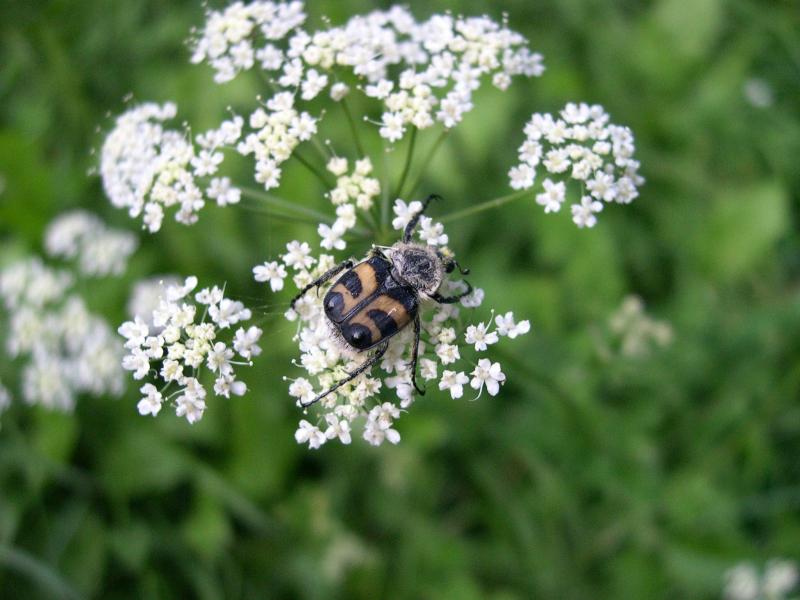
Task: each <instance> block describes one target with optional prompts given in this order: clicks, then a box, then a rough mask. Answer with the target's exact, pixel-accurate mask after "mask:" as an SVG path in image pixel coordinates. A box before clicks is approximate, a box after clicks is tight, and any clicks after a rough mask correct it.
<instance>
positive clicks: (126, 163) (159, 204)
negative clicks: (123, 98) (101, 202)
mask: <svg viewBox="0 0 800 600" xmlns="http://www.w3.org/2000/svg"><path fill="white" fill-rule="evenodd" d="M176 114H177V106H176V105H175V104H173V103H171V102H168V103H166V104H163V105H159V104H155V103H152V102H150V103H145V104H141V105H139V106H136V107H134V108H132V109H130V110H128V111H127V112H125V113H124V114H122V115H121V116H119V117H118V118H117V120H116V123H115V125H114V128H113V129H112V130H111V132H110V133H109V134H108V136H107V137H106V140H105V142H104V143H103V147H102V150H101V153H100V175H101V177H102V179H103V187H104V189H105V192H106V195H107V196H108V197H109V199H110V200H111V203H112V204H113V205H114V206H116V207H118V208H127V209H128V213H129V214H130V216H131V217H138V216H140V215H142V220H143V222H144V225H145V226H146V227H147V228H148V229H149V230H150V231H151V232H154V231H158V230H159V229H160V228H161V223H162V221H163V220H164V214H165V210H166V209H169V208H171V207H173V206H174V207H177V212H176V213H175V220H176V221H178V222H180V223H183V224H185V225H191V224H192V223H195V222H196V221H197V211H199V210H200V209H201V208H203V206H204V205H205V201H206V198H211V199H214V200H216V201H217V203H218V204H220V205H226V204H235V203H237V202H239V196H240V192H239V190H238V189H237V188H235V187H233V186H231V183H230V180H229V179H228V178H226V177H212V176H213V175H215V174H216V173H217V171H218V168H219V165H220V163H221V162H222V160H223V158H224V156H223V154H222V152H221V149H222V148H224V147H226V146H231V145H233V144H235V143H236V142H237V141H238V139H239V137H240V135H241V131H242V124H243V121H242V119H241V117H235V116H234V117H233V118H232V119H230V120H228V121H223V123H222V124H221V125H220V127H219V128H217V129H214V130H211V131H207V132H205V133H203V134H200V135H198V136H197V137H196V144H194V143H192V140H191V138H190V136H189V135H188V134H187V133H186V132H184V131H177V130H173V129H167V128H165V127H164V123H165V122H167V121H170V120H172V119H174V118H175V116H176Z"/></svg>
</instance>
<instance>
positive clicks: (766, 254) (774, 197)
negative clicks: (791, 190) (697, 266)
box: [698, 181, 789, 282]
mask: <svg viewBox="0 0 800 600" xmlns="http://www.w3.org/2000/svg"><path fill="white" fill-rule="evenodd" d="M788 228H789V215H788V206H787V194H786V191H785V190H784V189H783V187H782V186H781V185H780V184H779V183H777V182H775V181H762V182H758V183H752V184H749V185H745V186H742V187H739V188H729V189H725V190H723V191H721V192H720V193H719V194H717V196H716V197H715V198H714V199H713V201H712V205H711V214H710V215H709V218H708V226H707V227H706V228H704V229H703V228H701V230H700V231H699V232H698V235H699V236H700V240H699V244H700V247H699V249H698V251H699V253H700V256H699V257H698V259H699V260H700V262H701V264H702V265H703V267H704V269H705V271H706V272H707V273H708V274H709V275H711V276H713V277H714V278H718V279H721V280H723V281H728V282H732V281H735V280H737V279H740V278H742V277H745V276H746V275H748V274H751V273H754V270H755V269H757V268H758V267H759V266H761V265H762V264H764V263H766V262H768V261H769V259H770V252H771V251H772V250H773V249H774V246H775V244H776V243H777V241H778V240H779V239H780V238H781V237H782V236H783V235H784V234H785V233H786V232H787V230H788Z"/></svg>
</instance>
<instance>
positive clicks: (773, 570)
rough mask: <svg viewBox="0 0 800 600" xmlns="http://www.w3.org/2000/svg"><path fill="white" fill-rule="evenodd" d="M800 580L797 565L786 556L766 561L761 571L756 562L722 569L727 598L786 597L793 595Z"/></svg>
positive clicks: (758, 599) (782, 599) (774, 599)
mask: <svg viewBox="0 0 800 600" xmlns="http://www.w3.org/2000/svg"><path fill="white" fill-rule="evenodd" d="M798 580H800V575H799V574H798V570H797V564H796V563H795V562H793V561H791V560H786V559H780V558H778V559H772V560H770V561H768V562H767V564H766V567H765V568H764V570H763V573H759V570H758V569H756V567H755V565H753V564H751V563H740V564H738V565H736V566H735V567H733V568H732V569H729V570H728V571H726V572H725V588H724V594H725V598H726V600H788V599H789V598H793V597H795V596H794V595H791V596H790V593H791V592H792V591H793V590H795V588H796V587H797V584H798Z"/></svg>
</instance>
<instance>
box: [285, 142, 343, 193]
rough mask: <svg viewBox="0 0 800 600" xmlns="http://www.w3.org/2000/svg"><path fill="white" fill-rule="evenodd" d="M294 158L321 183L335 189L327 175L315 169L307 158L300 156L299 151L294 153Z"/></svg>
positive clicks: (327, 187)
mask: <svg viewBox="0 0 800 600" xmlns="http://www.w3.org/2000/svg"><path fill="white" fill-rule="evenodd" d="M292 158H296V159H297V161H298V162H299V163H300V164H301V165H303V166H304V167H305V168H306V169H308V170H309V172H311V173H312V174H313V175H314V176H315V177H316V178H317V179H319V181H320V183H322V185H323V186H324V187H325V188H326V189H331V188H332V187H334V186H333V185H332V184H331V183H330V182H329V181H328V178H327V177H325V174H324V173H323V172H322V171H320V170H319V169H318V168H317V167H315V166H314V165H313V164H311V162H310V161H309V160H308V159H307V158H305V157H304V156H303V155H302V154H300V153H299V152H298V151H297V150H295V151H294V152H292Z"/></svg>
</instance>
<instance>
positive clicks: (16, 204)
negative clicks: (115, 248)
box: [0, 0, 800, 600]
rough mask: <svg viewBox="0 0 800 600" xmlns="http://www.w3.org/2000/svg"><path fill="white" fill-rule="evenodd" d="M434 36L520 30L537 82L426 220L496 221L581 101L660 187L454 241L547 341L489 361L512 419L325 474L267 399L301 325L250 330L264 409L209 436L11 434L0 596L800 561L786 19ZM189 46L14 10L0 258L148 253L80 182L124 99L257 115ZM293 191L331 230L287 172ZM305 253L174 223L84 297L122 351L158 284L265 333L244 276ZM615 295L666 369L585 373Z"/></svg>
mask: <svg viewBox="0 0 800 600" xmlns="http://www.w3.org/2000/svg"><path fill="white" fill-rule="evenodd" d="M376 6H378V5H377V4H371V3H368V2H364V1H359V0H347V1H334V0H328V1H320V2H312V3H311V6H310V8H309V12H310V13H311V15H312V22H314V23H316V24H319V23H320V16H321V15H323V14H326V15H329V16H330V17H331V18H332V20H333V22H334V23H341V22H343V21H344V20H345V19H346V18H347V16H348V15H350V14H352V13H354V12H362V11H365V10H368V9H370V8H374V7H376ZM411 8H412V9H414V10H415V13H416V15H417V16H418V17H423V16H426V15H427V14H429V13H431V12H433V11H435V10H437V9H436V8H435V7H434V8H432V7H431V6H429V5H428V4H427V3H426V4H425V5H424V6H423V5H422V4H421V3H420V4H419V5H418V6H414V5H412V6H411ZM444 8H445V5H444V3H443V4H442V5H441V6H440V7H439V10H443V9H444ZM446 8H451V9H453V10H458V11H460V12H464V13H473V14H482V13H485V12H488V13H489V14H491V15H492V16H494V17H496V18H500V17H501V14H502V13H501V11H503V10H505V11H507V12H508V13H509V17H510V23H511V26H512V27H513V28H515V29H518V30H520V31H522V32H523V33H524V34H526V35H527V36H528V37H529V39H530V40H531V46H532V47H533V48H534V49H536V50H539V51H541V52H543V53H544V55H545V63H546V65H547V67H548V70H547V72H546V73H545V75H544V76H543V77H542V78H539V79H534V80H530V81H518V82H516V83H515V84H514V85H513V86H512V88H511V90H510V91H509V92H507V93H505V94H502V93H499V92H497V91H490V90H488V89H487V90H485V91H482V92H481V93H480V95H479V97H478V98H477V99H476V110H475V111H474V112H473V113H471V114H470V115H469V116H468V117H467V119H466V121H465V122H464V123H463V124H462V125H460V126H459V127H457V128H456V129H455V131H454V133H453V136H452V139H450V140H449V141H448V143H447V144H446V145H445V146H444V147H443V148H442V151H441V152H440V153H439V154H438V156H437V159H436V161H435V162H434V164H433V165H432V168H431V169H430V171H429V175H428V177H427V179H426V180H425V182H424V185H423V187H422V188H421V189H422V192H429V191H436V192H438V193H440V194H442V195H443V196H444V197H445V198H446V199H447V201H446V205H444V204H443V205H440V206H439V207H437V210H438V211H440V214H443V213H444V212H447V211H448V210H454V209H456V208H461V207H463V206H468V205H469V203H471V202H477V201H480V200H484V199H487V198H491V197H494V196H499V195H502V194H504V193H506V192H507V190H508V187H507V176H506V171H507V169H508V167H509V166H510V165H511V164H512V163H513V162H514V159H515V156H516V148H517V146H518V145H519V143H520V142H521V140H522V133H521V129H522V125H523V124H524V122H525V121H526V120H527V119H528V117H529V116H530V114H531V113H532V112H534V111H553V110H558V109H559V108H560V107H561V106H563V104H564V103H565V102H566V101H568V100H585V101H589V102H599V103H601V104H603V105H604V106H605V107H606V109H607V110H608V111H609V113H610V114H611V116H612V119H613V120H614V121H615V122H618V123H624V124H627V125H629V126H630V127H631V128H632V129H633V130H634V132H635V135H636V140H637V147H638V150H637V152H638V156H639V158H640V159H641V161H642V165H643V169H642V171H643V173H644V175H645V176H646V177H647V180H648V181H647V184H646V185H645V186H644V187H643V189H642V195H641V197H640V198H639V199H638V200H637V201H636V202H635V203H634V204H633V205H631V206H629V207H619V206H612V207H609V208H607V210H606V211H604V212H603V213H602V215H601V216H600V222H599V224H598V226H597V227H596V228H595V229H593V230H586V231H579V230H577V228H575V227H574V225H573V224H572V223H571V222H570V220H569V215H568V211H562V213H561V214H559V215H556V216H553V215H544V214H543V212H542V210H541V208H540V207H538V206H536V205H534V203H533V201H528V202H516V203H514V204H512V205H508V206H507V207H504V208H503V209H501V210H498V211H495V212H493V213H485V214H484V215H481V216H480V217H476V218H473V219H464V220H460V221H457V222H454V223H452V224H451V225H449V226H448V231H449V233H450V237H451V240H452V244H451V245H452V246H453V247H454V249H455V250H456V251H457V252H458V253H459V257H460V258H462V259H463V262H465V263H467V264H468V265H469V266H470V267H471V268H472V270H473V276H472V279H473V281H474V282H475V283H476V284H478V285H480V286H482V287H484V288H485V290H486V296H487V303H486V305H487V306H491V307H496V308H498V309H501V310H512V309H513V310H514V311H515V314H517V316H518V318H528V319H530V320H531V322H532V324H533V332H532V334H530V335H528V336H526V337H524V338H521V339H518V340H515V341H513V342H509V343H508V344H505V345H504V347H501V348H500V349H499V352H500V360H501V362H502V363H503V365H504V370H505V371H506V373H507V374H508V375H509V381H508V384H507V385H506V386H505V388H504V390H503V393H502V394H501V395H500V396H498V397H496V398H489V397H483V398H481V399H480V400H479V401H477V402H468V401H452V400H451V399H450V398H449V397H445V396H444V395H441V394H439V393H438V392H433V391H431V392H429V394H428V395H427V396H425V398H424V399H421V400H419V401H418V402H417V404H416V405H415V407H414V410H413V411H411V412H410V413H409V414H408V415H406V416H404V417H403V418H402V419H401V420H400V422H399V426H400V427H399V428H400V431H401V434H402V436H403V441H402V443H401V444H400V445H399V446H397V447H382V448H379V449H375V448H372V447H368V446H367V445H366V444H365V443H360V442H361V441H360V440H359V441H358V443H354V444H353V445H352V446H350V447H339V446H338V445H337V444H329V445H328V446H326V447H324V448H323V449H322V450H320V451H317V452H311V451H309V450H308V449H306V448H305V447H300V446H298V445H296V444H295V442H294V439H293V433H294V429H295V427H296V423H297V419H298V417H299V414H298V411H297V410H296V409H295V407H294V406H293V403H292V401H291V399H290V398H289V397H288V395H287V394H286V390H285V384H284V383H283V382H282V381H281V377H282V376H283V375H284V374H290V375H291V374H292V373H293V372H294V370H293V367H291V366H290V365H289V360H290V358H291V357H292V356H293V355H294V352H295V349H294V348H293V345H292V342H291V339H290V338H291V334H292V328H291V327H288V326H287V325H286V323H285V322H284V321H282V320H281V319H280V318H278V317H275V316H271V315H269V314H266V315H264V316H265V317H266V321H265V323H266V324H265V326H264V327H265V342H266V343H264V344H262V345H263V346H264V347H265V352H264V355H262V357H261V358H260V360H259V361H258V362H257V363H256V366H255V368H253V369H250V370H249V371H247V372H245V373H244V374H243V377H244V379H245V380H246V381H247V382H248V383H249V386H250V388H251V392H250V393H249V394H248V395H247V396H245V397H244V398H237V399H234V400H230V401H222V400H220V399H216V398H215V399H214V401H213V402H209V408H208V410H207V412H206V416H205V418H204V419H203V420H202V422H201V423H200V424H198V425H195V426H189V425H188V424H187V423H186V422H185V421H183V420H179V419H177V418H175V417H174V416H168V415H160V416H159V418H158V419H149V418H147V419H146V418H142V417H139V416H138V415H137V413H136V410H135V402H136V395H135V390H134V389H133V386H132V385H131V386H130V387H131V390H130V392H129V394H128V395H127V396H126V397H125V398H123V399H120V400H112V399H91V398H85V399H82V400H81V401H80V402H79V405H78V407H77V409H76V412H75V414H74V415H61V414H53V413H48V412H45V411H43V410H39V409H31V408H29V407H25V406H23V405H22V402H17V404H16V405H15V407H14V408H12V409H11V410H10V411H9V412H8V413H6V414H4V415H3V417H2V429H0V597H2V598H28V597H32V598H84V597H86V598H90V597H98V598H99V597H102V598H190V597H197V598H203V599H209V600H210V599H214V598H309V599H317V598H436V599H439V598H445V599H449V598H452V599H459V600H468V599H473V598H475V599H479V598H480V599H482V598H491V599H494V600H512V599H517V598H565V599H572V598H575V599H577V598H615V599H616V598H715V597H719V596H720V594H721V587H722V574H723V572H724V571H725V570H726V569H727V568H729V567H731V566H732V565H734V564H736V563H737V562H739V561H741V560H745V559H751V560H754V561H756V562H762V561H764V560H766V559H767V558H769V557H774V556H783V557H787V558H794V559H800V462H798V456H800V405H798V398H799V397H800V335H799V333H800V279H799V276H800V235H798V227H797V225H798V210H797V207H798V200H800V166H799V165H800V163H798V157H800V10H798V5H797V3H796V2H794V1H784V2H779V1H776V2H760V1H756V0H752V1H746V0H691V1H689V0H658V1H654V2H635V1H633V0H628V1H625V2H612V1H610V0H609V1H600V0H593V1H578V0H536V1H522V0H515V1H512V0H508V1H507V2H505V3H502V5H501V3H496V2H492V3H489V2H478V1H471V0H464V1H460V2H448V3H447V4H446ZM202 21H203V14H202V8H201V7H199V5H197V4H196V3H194V2H170V3H167V2H159V1H157V0H151V1H146V2H145V1H142V2H133V1H127V2H122V1H119V2H112V1H111V0H105V1H104V0H93V1H85V2H68V1H52V2H44V1H34V0H31V1H29V2H15V1H13V0H12V1H5V2H0V175H1V176H2V179H3V191H2V193H1V194H0V236H1V237H0V240H1V241H0V253H1V254H0V262H7V261H8V260H11V258H13V257H15V256H18V255H22V254H24V253H26V252H39V251H40V250H41V243H42V233H43V230H44V227H45V226H46V224H47V223H48V221H49V220H50V219H52V218H53V217H54V216H55V215H57V214H58V213H59V212H61V211H63V210H65V209H69V208H76V207H82V208H87V209H89V210H92V211H95V212H97V213H98V214H100V215H101V216H103V217H104V218H105V219H106V220H107V221H109V222H110V223H113V224H115V225H117V226H119V227H123V228H126V229H129V230H131V231H138V226H137V224H136V223H134V222H132V221H131V220H129V219H128V218H127V216H126V215H125V214H124V213H123V212H120V211H116V210H114V209H113V208H112V207H111V206H110V205H109V204H108V202H107V200H106V199H105V198H104V196H103V193H102V190H101V185H100V182H99V179H98V178H97V177H94V176H91V175H90V174H89V172H90V171H91V169H92V168H93V166H94V164H95V160H96V159H95V156H94V155H93V149H99V146H100V144H101V142H102V130H107V129H108V128H109V127H110V124H111V119H110V117H109V115H110V114H117V113H119V112H121V111H122V110H124V108H125V104H124V103H123V97H124V96H126V95H127V94H129V93H133V95H134V98H135V99H136V100H156V101H165V100H171V99H174V100H176V101H177V102H178V104H179V108H180V110H181V114H182V116H183V117H185V118H186V119H187V120H188V121H189V122H191V123H192V124H193V126H194V127H195V128H196V130H199V129H202V128H204V127H207V126H211V125H214V124H216V123H217V122H218V121H219V120H220V119H221V117H222V115H223V114H224V107H226V106H227V105H229V104H230V105H233V106H234V107H237V106H241V107H243V109H246V108H248V107H252V98H253V96H254V95H255V94H256V93H259V92H264V90H263V89H261V87H260V84H259V82H258V80H257V79H248V78H246V77H245V78H241V80H237V82H236V83H234V84H231V85H229V86H222V87H220V86H216V85H213V84H212V83H211V77H210V73H209V71H208V70H207V69H205V68H201V67H193V66H191V65H189V63H188V50H187V48H186V44H185V40H186V38H187V37H188V32H189V30H190V28H191V27H192V26H199V25H201V24H202ZM342 139H344V138H342ZM432 139H433V137H430V138H426V137H424V136H423V137H422V138H421V140H420V141H421V143H423V144H424V143H430V142H431V140H432ZM280 192H281V194H282V195H283V196H285V197H289V198H299V199H301V200H302V201H303V202H308V203H309V204H311V205H314V204H315V203H317V204H319V205H320V206H322V200H321V199H320V198H318V196H319V192H321V190H319V189H316V184H315V183H313V182H309V181H308V178H307V176H306V173H305V172H304V171H302V170H297V168H295V167H293V166H292V167H288V168H287V177H286V180H285V184H284V186H283V187H282V188H281V190H280ZM422 192H421V193H422ZM309 196H310V197H309ZM487 223H490V224H491V228H490V229H488V230H487V228H486V227H485V226H486V225H487ZM499 232H502V235H499ZM298 237H299V238H300V239H309V240H312V238H313V237H314V232H313V230H312V229H311V228H309V227H307V226H304V225H301V224H287V223H285V222H282V221H273V220H270V219H269V218H267V217H265V216H263V215H258V214H254V213H250V212H247V211H245V210H244V209H237V208H226V209H219V208H216V207H208V208H206V209H205V210H204V211H202V213H201V216H200V223H199V224H198V225H196V226H194V227H191V228H185V227H182V226H180V225H177V224H175V223H174V222H173V221H172V220H171V218H170V219H168V220H166V221H165V227H164V229H163V230H162V231H161V232H160V233H159V234H157V235H154V236H147V235H142V247H141V250H140V251H139V253H138V254H137V255H136V257H135V259H134V261H133V263H132V265H131V268H130V269H129V272H128V274H127V276H126V277H125V278H124V279H121V280H114V281H110V282H104V283H103V284H102V285H98V286H96V287H95V288H94V289H92V290H91V294H90V297H89V298H88V300H89V302H90V304H91V306H92V307H93V308H94V309H95V310H96V311H98V312H101V313H102V314H104V315H106V316H107V317H108V319H109V321H110V322H111V323H113V324H117V323H120V322H121V321H122V320H123V319H124V318H125V310H124V306H125V302H126V299H127V296H128V293H129V291H130V288H131V286H132V284H133V283H134V282H135V281H137V280H138V279H141V278H142V277H145V276H148V275H155V274H162V273H177V274H181V275H188V274H197V275H198V276H199V277H200V279H201V282H203V283H205V284H212V283H219V282H222V281H227V282H228V290H229V291H230V294H231V295H232V296H233V297H234V298H240V299H242V300H244V301H245V302H247V303H248V304H249V305H251V306H263V305H265V304H267V303H268V302H271V301H272V297H271V296H270V297H269V298H267V297H266V296H265V294H264V287H263V286H259V285H257V284H255V283H254V282H253V281H252V280H251V274H250V270H251V268H252V266H253V265H254V264H257V263H259V262H262V261H263V260H265V259H266V258H267V257H271V256H275V255H276V254H277V253H278V252H279V251H280V250H282V248H283V245H284V244H285V243H286V241H288V240H290V239H294V238H298ZM631 293H634V294H638V295H640V296H641V297H642V298H643V299H644V301H645V303H646V306H647V310H648V311H649V312H650V313H651V314H652V315H653V316H655V317H656V318H658V319H660V320H665V321H668V322H669V323H670V324H671V326H672V328H673V342H672V344H671V345H669V346H668V347H666V348H662V349H654V350H653V351H651V352H650V353H649V354H648V355H646V356H641V357H625V356H623V355H621V354H620V353H619V352H613V351H612V352H611V353H610V354H608V353H603V352H600V351H599V347H600V346H602V345H603V344H601V343H599V341H598V340H604V339H607V337H608V328H607V320H608V318H609V316H610V315H611V314H612V313H613V312H614V311H615V310H616V309H617V308H618V307H619V305H620V304H621V303H622V301H623V298H624V297H625V296H626V295H628V294H631ZM287 299H288V292H286V293H285V296H284V295H282V296H279V297H278V300H279V301H280V302H285V301H286V300H287ZM282 310H283V308H282V307H281V306H277V307H275V306H272V307H268V308H267V309H266V310H264V311H262V312H265V313H271V312H281V311H282ZM0 337H2V336H0ZM267 340H268V341H267ZM15 378H16V375H15V366H14V364H13V363H8V362H5V361H4V362H3V363H2V364H0V379H2V380H3V382H4V383H6V384H8V385H9V386H11V387H14V385H15V384H16V383H18V382H17V381H16V379H15Z"/></svg>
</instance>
